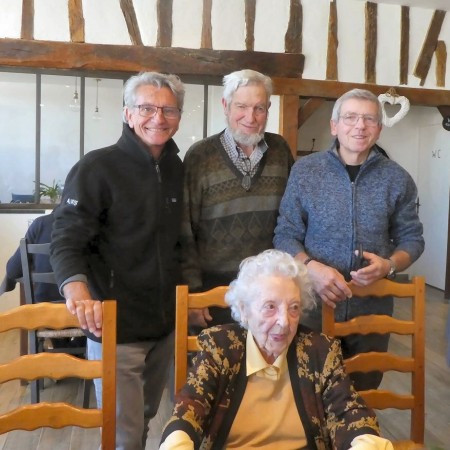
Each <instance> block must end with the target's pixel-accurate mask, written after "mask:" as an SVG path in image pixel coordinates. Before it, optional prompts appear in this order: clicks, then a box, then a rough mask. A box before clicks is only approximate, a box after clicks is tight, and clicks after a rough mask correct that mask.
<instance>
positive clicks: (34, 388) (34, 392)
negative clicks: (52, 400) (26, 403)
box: [30, 380, 40, 403]
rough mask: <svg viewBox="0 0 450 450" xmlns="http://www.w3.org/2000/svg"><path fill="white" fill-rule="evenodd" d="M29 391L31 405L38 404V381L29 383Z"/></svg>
mask: <svg viewBox="0 0 450 450" xmlns="http://www.w3.org/2000/svg"><path fill="white" fill-rule="evenodd" d="M30 390H31V403H39V401H40V395H39V380H33V381H31V382H30Z"/></svg>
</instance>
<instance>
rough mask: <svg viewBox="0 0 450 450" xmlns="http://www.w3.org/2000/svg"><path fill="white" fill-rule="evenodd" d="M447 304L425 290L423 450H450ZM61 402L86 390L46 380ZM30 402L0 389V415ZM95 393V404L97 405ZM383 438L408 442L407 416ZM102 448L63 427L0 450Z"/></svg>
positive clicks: (390, 415) (49, 393) (0, 350)
mask: <svg viewBox="0 0 450 450" xmlns="http://www.w3.org/2000/svg"><path fill="white" fill-rule="evenodd" d="M448 308H449V305H448V302H447V301H445V300H444V299H443V293H442V291H439V290H437V289H434V288H431V287H428V288H427V309H426V423H425V429H426V431H425V444H426V446H425V447H424V448H425V449H428V450H450V369H449V368H448V367H447V366H446V363H445V351H446V339H445V324H446V320H447V315H448ZM403 312H404V311H403V310H402V309H401V308H396V310H395V315H398V316H402V314H403ZM18 345H19V344H18V334H17V333H15V332H10V333H8V334H7V335H6V336H4V337H1V338H0V363H1V362H2V361H5V360H8V359H9V358H11V357H13V356H15V355H17V354H18ZM391 345H393V346H397V347H398V348H402V347H405V346H407V345H408V342H405V341H404V340H402V339H401V338H393V339H391ZM407 382H408V381H407V380H406V381H405V380H404V379H402V378H401V375H400V376H395V375H391V374H388V375H386V376H385V378H384V380H383V384H382V387H388V386H389V385H392V384H397V385H398V384H399V383H402V384H403V383H407ZM46 398H58V399H60V400H61V401H69V402H75V403H77V404H79V405H81V403H82V389H81V386H80V384H79V383H78V381H77V380H66V381H63V382H57V383H55V382H53V381H51V380H46V383H45V389H44V390H43V392H42V399H43V400H45V399H46ZM29 401H30V390H29V387H23V386H20V383H19V382H17V381H12V382H9V383H6V384H4V385H3V386H0V411H4V410H7V409H10V408H11V406H15V405H18V404H21V403H27V402H29ZM93 401H94V399H93V393H92V395H91V402H93ZM170 409H171V402H170V399H169V394H168V389H166V392H165V394H164V398H163V401H162V403H161V407H160V411H159V413H158V415H157V417H155V419H153V420H152V421H151V423H150V432H149V437H148V440H147V446H146V450H154V449H155V450H156V449H157V448H158V444H159V436H160V433H161V429H162V427H163V424H164V422H165V421H166V419H167V417H168V415H169V414H170ZM379 419H380V423H381V427H382V431H383V435H384V436H385V437H387V438H393V439H402V438H407V436H408V428H409V417H408V413H405V414H403V413H399V412H397V411H390V410H387V411H383V412H381V413H379ZM99 443H100V435H99V431H98V430H96V429H94V430H82V429H79V428H75V427H73V428H70V427H68V428H65V429H62V430H52V429H42V430H36V431H34V432H25V431H16V432H12V433H9V434H5V435H2V436H0V450H35V449H39V450H66V449H72V450H91V449H92V450H97V449H98V447H99Z"/></svg>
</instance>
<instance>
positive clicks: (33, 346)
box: [28, 331, 41, 403]
mask: <svg viewBox="0 0 450 450" xmlns="http://www.w3.org/2000/svg"><path fill="white" fill-rule="evenodd" d="M38 347H39V342H38V338H37V335H36V332H35V331H29V332H28V354H30V355H35V354H36V353H38ZM40 381H41V380H39V379H38V380H33V381H30V391H31V393H30V397H31V403H39V401H40V396H39V388H40V386H39V383H40Z"/></svg>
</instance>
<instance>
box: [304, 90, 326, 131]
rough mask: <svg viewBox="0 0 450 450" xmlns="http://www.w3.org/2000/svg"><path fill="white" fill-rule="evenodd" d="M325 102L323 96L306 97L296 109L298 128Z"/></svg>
mask: <svg viewBox="0 0 450 450" xmlns="http://www.w3.org/2000/svg"><path fill="white" fill-rule="evenodd" d="M324 103H325V99H324V98H318V97H313V98H310V99H308V100H307V101H306V102H305V103H304V104H303V105H302V106H301V107H300V109H299V110H298V128H300V127H302V126H303V124H304V123H305V122H306V121H307V120H308V119H309V118H310V117H311V116H312V115H313V114H314V113H315V112H316V111H317V110H318V109H319V108H320V107H321V106H322V105H323V104H324Z"/></svg>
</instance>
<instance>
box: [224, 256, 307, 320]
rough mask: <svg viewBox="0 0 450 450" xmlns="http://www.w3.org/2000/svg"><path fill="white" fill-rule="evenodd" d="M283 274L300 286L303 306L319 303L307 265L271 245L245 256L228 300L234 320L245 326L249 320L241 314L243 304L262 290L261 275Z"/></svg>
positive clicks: (228, 294)
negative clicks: (266, 248)
mask: <svg viewBox="0 0 450 450" xmlns="http://www.w3.org/2000/svg"><path fill="white" fill-rule="evenodd" d="M266 276H281V277H286V278H289V279H291V280H292V281H294V283H295V284H296V285H297V287H298V288H299V290H300V296H301V308H302V310H305V309H311V308H313V307H314V306H315V305H316V297H315V295H314V291H313V289H312V284H311V282H310V280H309V277H308V274H307V270H306V266H305V265H304V264H303V263H302V262H300V261H298V260H297V259H295V258H294V257H293V256H291V255H290V254H289V253H285V252H282V251H280V250H275V249H270V250H265V251H263V252H262V253H259V254H258V255H256V256H250V257H249V258H246V259H244V260H243V261H242V262H241V264H240V266H239V273H238V276H237V278H236V279H235V280H234V281H232V283H231V284H230V287H229V289H228V292H227V293H226V295H225V301H226V303H227V304H228V305H229V306H230V308H231V315H232V317H233V319H234V320H236V321H237V322H239V323H240V325H241V326H242V327H244V328H247V324H246V323H244V322H243V320H242V318H241V308H240V307H241V306H243V305H244V304H249V303H251V302H252V301H253V300H254V299H255V296H257V295H258V294H259V280H260V277H266Z"/></svg>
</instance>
